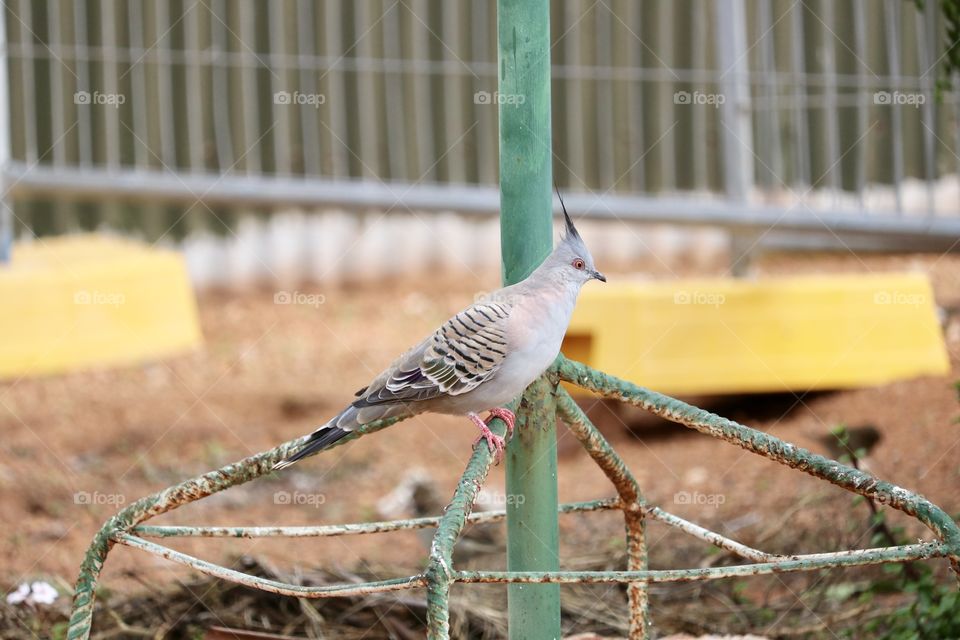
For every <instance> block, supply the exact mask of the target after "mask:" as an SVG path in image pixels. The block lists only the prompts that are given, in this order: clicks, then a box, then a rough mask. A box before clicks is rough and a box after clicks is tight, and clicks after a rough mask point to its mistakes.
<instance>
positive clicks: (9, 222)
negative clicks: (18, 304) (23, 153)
mask: <svg viewBox="0 0 960 640" xmlns="http://www.w3.org/2000/svg"><path fill="white" fill-rule="evenodd" d="M9 60H10V56H9V53H8V51H7V8H6V7H3V6H0V264H3V263H5V262H9V261H10V251H11V248H12V246H13V200H12V199H11V198H9V197H8V195H7V191H9V188H8V187H7V168H8V166H9V164H10V150H11V148H12V147H11V146H10V102H9V101H10V90H9V89H10V76H9V74H8V71H7V63H8V61H9Z"/></svg>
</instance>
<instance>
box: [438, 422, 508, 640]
mask: <svg viewBox="0 0 960 640" xmlns="http://www.w3.org/2000/svg"><path fill="white" fill-rule="evenodd" d="M508 408H509V409H510V410H512V411H515V410H516V408H517V407H516V403H513V404H512V405H511V406H509V407H508ZM489 426H490V429H491V430H492V431H493V432H494V433H496V434H497V435H498V436H501V437H502V436H503V435H504V434H505V433H506V432H507V425H506V424H504V422H503V420H500V419H499V418H497V419H496V420H493V421H492V422H491V423H490V425H489ZM492 461H493V455H492V454H491V453H490V450H489V449H488V448H487V447H486V446H485V445H484V444H483V442H482V441H481V442H480V445H479V446H477V447H474V450H473V455H472V456H470V461H469V462H468V463H467V468H466V470H465V471H464V472H463V475H462V476H460V482H459V483H457V488H456V489H455V490H454V492H453V499H452V500H451V501H450V504H448V505H447V508H446V511H444V513H443V516H442V517H441V518H440V523H439V525H438V526H437V532H436V534H434V536H433V543H432V544H431V545H430V559H429V561H428V563H427V570H426V572H425V576H426V579H427V637H428V638H429V639H430V640H446V638H449V637H450V585H451V584H453V576H454V570H453V545H454V544H456V542H457V538H459V537H460V534H461V533H462V532H463V527H464V524H466V521H467V516H468V515H470V512H471V511H472V510H473V503H474V502H476V500H477V494H478V493H480V488H481V487H482V486H483V482H484V480H486V479H487V473H488V472H489V471H490V463H491V462H492Z"/></svg>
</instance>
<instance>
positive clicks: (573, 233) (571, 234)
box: [557, 187, 580, 240]
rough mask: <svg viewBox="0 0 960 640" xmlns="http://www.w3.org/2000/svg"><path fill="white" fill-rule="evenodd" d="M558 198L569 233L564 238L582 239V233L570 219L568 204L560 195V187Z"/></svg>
mask: <svg viewBox="0 0 960 640" xmlns="http://www.w3.org/2000/svg"><path fill="white" fill-rule="evenodd" d="M557 198H559V199H560V208H561V209H563V220H564V222H565V223H566V229H567V233H566V235H565V236H564V240H566V239H567V238H576V239H577V240H580V234H579V233H578V232H577V228H576V227H575V226H573V220H571V219H570V214H569V213H567V205H565V204H564V203H563V196H561V195H560V188H559V187H557Z"/></svg>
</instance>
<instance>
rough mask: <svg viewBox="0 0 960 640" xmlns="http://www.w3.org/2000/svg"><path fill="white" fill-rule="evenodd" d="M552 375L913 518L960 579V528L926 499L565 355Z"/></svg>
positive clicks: (557, 363) (559, 360) (552, 371)
mask: <svg viewBox="0 0 960 640" xmlns="http://www.w3.org/2000/svg"><path fill="white" fill-rule="evenodd" d="M550 372H551V373H550V375H555V376H558V379H560V380H565V381H567V382H571V383H573V384H576V385H578V386H580V387H583V388H584V389H588V390H590V391H594V392H596V393H599V394H600V395H602V396H604V397H606V398H612V399H615V400H621V401H624V402H627V403H629V404H632V405H634V406H636V407H640V408H641V409H644V410H646V411H649V412H650V413H652V414H654V415H658V416H660V417H662V418H666V419H667V420H670V421H671V422H676V423H678V424H682V425H684V426H687V427H690V428H692V429H696V430H697V431H700V432H702V433H705V434H707V435H710V436H713V437H714V438H720V439H721V440H726V441H727V442H731V443H733V444H735V445H737V446H739V447H741V448H743V449H746V450H747V451H750V452H752V453H756V454H758V455H761V456H763V457H765V458H769V459H770V460H773V461H775V462H778V463H780V464H783V465H786V466H788V467H791V468H794V469H798V470H800V471H803V472H804V473H807V474H809V475H812V476H815V477H817V478H821V479H823V480H827V481H829V482H832V483H833V484H835V485H837V486H839V487H842V488H844V489H846V490H847V491H852V492H854V493H858V494H860V495H862V496H866V497H868V498H872V499H873V500H876V501H877V502H879V503H881V504H885V505H887V506H890V507H892V508H894V509H897V510H899V511H902V512H904V513H906V514H908V515H911V516H914V517H915V518H917V519H918V520H920V522H922V523H923V524H925V525H926V526H927V527H928V528H929V529H930V530H931V531H933V532H934V533H935V534H937V536H938V537H939V538H940V539H941V540H943V542H944V544H945V545H946V548H947V549H948V551H949V553H948V554H947V555H948V557H949V559H950V565H951V567H952V568H953V570H954V572H955V573H956V574H957V578H958V580H960V527H958V526H957V523H955V522H954V521H953V519H952V518H951V517H950V516H949V515H947V513H946V512H944V511H943V509H941V508H940V507H938V506H937V505H935V504H933V503H932V502H930V501H929V500H927V499H926V498H924V497H923V496H920V495H918V494H916V493H914V492H912V491H909V490H907V489H904V488H903V487H899V486H897V485H895V484H892V483H890V482H886V481H883V480H880V479H878V478H876V477H874V476H872V475H870V474H868V473H865V472H863V471H861V470H859V469H854V468H853V467H849V466H847V465H844V464H841V463H839V462H837V461H835V460H830V459H829V458H824V457H823V456H821V455H817V454H815V453H813V452H811V451H808V450H806V449H804V448H802V447H798V446H796V445H794V444H790V443H789V442H784V441H783V440H780V439H779V438H777V437H775V436H771V435H770V434H767V433H764V432H762V431H758V430H756V429H751V428H750V427H747V426H744V425H742V424H738V423H736V422H734V421H733V420H728V419H727V418H723V417H721V416H718V415H716V414H713V413H710V412H709V411H704V410H703V409H698V408H697V407H694V406H693V405H689V404H687V403H685V402H682V401H680V400H677V399H675V398H671V397H670V396H665V395H663V394H662V393H657V392H656V391H651V390H650V389H646V388H644V387H640V386H637V385H635V384H633V383H631V382H627V381H626V380H620V379H619V378H616V377H614V376H611V375H608V374H606V373H603V372H602V371H597V370H595V369H592V368H590V367H588V366H587V365H585V364H581V363H579V362H574V361H573V360H568V359H566V358H565V357H564V356H562V355H560V356H558V357H557V360H556V362H555V363H554V365H553V366H552V367H551V369H550Z"/></svg>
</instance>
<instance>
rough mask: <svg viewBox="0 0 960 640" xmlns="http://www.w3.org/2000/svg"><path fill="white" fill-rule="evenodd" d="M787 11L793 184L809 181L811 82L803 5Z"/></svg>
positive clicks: (802, 184)
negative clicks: (788, 23) (791, 106)
mask: <svg viewBox="0 0 960 640" xmlns="http://www.w3.org/2000/svg"><path fill="white" fill-rule="evenodd" d="M788 11H789V12H790V63H791V67H792V69H791V70H792V72H793V74H792V75H793V130H794V140H793V145H794V149H795V150H796V163H797V166H796V170H795V172H794V180H793V184H794V185H797V184H799V185H800V186H808V185H809V184H810V134H809V128H808V126H807V114H808V112H807V103H808V100H809V97H810V96H809V92H810V86H809V83H808V82H807V74H806V68H807V63H806V60H805V59H804V56H803V43H804V41H805V36H804V29H803V12H804V7H803V5H793V6H791V7H790V8H789V9H788Z"/></svg>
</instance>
